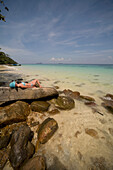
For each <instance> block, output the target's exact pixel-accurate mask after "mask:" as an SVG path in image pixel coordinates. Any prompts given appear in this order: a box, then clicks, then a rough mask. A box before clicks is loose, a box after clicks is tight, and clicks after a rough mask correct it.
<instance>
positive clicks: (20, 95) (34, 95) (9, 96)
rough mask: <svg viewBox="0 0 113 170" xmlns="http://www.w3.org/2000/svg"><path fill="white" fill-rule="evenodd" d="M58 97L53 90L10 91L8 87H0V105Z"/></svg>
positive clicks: (19, 89) (46, 88)
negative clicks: (9, 102)
mask: <svg viewBox="0 0 113 170" xmlns="http://www.w3.org/2000/svg"><path fill="white" fill-rule="evenodd" d="M55 96H58V92H57V90H56V89H55V88H50V87H45V88H28V89H21V88H18V89H16V88H15V89H11V88H10V87H0V103H1V104H3V103H5V102H8V101H15V100H33V99H40V98H45V97H55Z"/></svg>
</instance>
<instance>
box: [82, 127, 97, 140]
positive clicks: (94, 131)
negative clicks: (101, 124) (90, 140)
mask: <svg viewBox="0 0 113 170" xmlns="http://www.w3.org/2000/svg"><path fill="white" fill-rule="evenodd" d="M85 133H86V134H88V135H90V136H91V137H94V138H96V139H97V138H98V132H97V131H96V130H94V129H88V128H86V129H85Z"/></svg>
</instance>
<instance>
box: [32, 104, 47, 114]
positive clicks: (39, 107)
mask: <svg viewBox="0 0 113 170" xmlns="http://www.w3.org/2000/svg"><path fill="white" fill-rule="evenodd" d="M49 106H50V104H49V103H48V102H46V101H33V102H32V103H31V106H30V107H31V110H32V111H35V112H40V113H42V112H46V111H48V109H49Z"/></svg>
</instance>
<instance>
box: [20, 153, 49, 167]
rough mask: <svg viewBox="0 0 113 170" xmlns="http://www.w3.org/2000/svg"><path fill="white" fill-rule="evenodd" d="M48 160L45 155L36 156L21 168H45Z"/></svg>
mask: <svg viewBox="0 0 113 170" xmlns="http://www.w3.org/2000/svg"><path fill="white" fill-rule="evenodd" d="M45 169H46V162H45V158H44V157H43V156H36V157H34V158H31V159H29V161H27V162H26V163H25V164H24V165H23V166H22V167H21V168H20V170H45Z"/></svg>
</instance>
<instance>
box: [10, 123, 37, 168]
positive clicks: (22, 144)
mask: <svg viewBox="0 0 113 170" xmlns="http://www.w3.org/2000/svg"><path fill="white" fill-rule="evenodd" d="M32 137H33V133H32V131H31V130H30V128H29V127H28V126H27V125H22V126H21V127H19V129H18V130H17V131H14V132H13V134H12V138H11V142H10V144H11V151H10V154H9V160H10V162H11V165H12V167H13V168H14V169H16V168H18V167H19V166H20V165H21V164H22V163H23V162H24V161H25V160H26V159H29V158H30V157H32V155H33V153H34V149H33V148H34V146H33V144H31V143H30V142H29V141H30V140H31V139H32Z"/></svg>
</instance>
